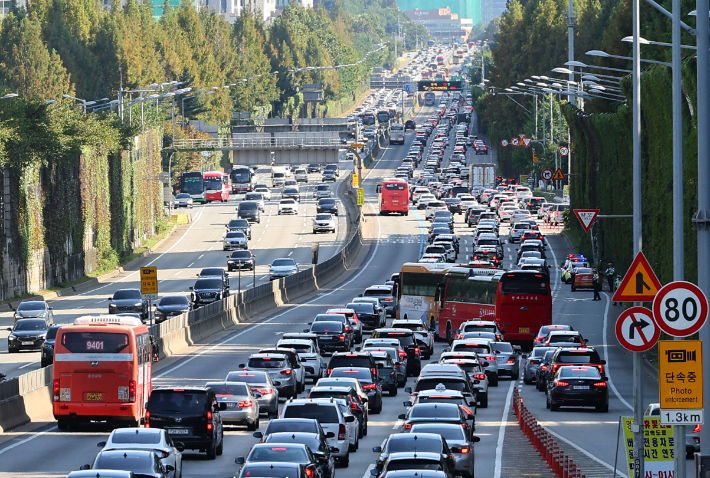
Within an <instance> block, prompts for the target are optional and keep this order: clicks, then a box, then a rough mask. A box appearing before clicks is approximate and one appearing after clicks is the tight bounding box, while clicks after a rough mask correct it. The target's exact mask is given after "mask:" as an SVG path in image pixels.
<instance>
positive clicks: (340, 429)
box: [338, 424, 345, 440]
mask: <svg viewBox="0 0 710 478" xmlns="http://www.w3.org/2000/svg"><path fill="white" fill-rule="evenodd" d="M338 440H345V425H342V424H341V425H340V426H339V427H338Z"/></svg>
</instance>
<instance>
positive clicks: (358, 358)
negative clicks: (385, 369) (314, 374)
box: [326, 352, 377, 379]
mask: <svg viewBox="0 0 710 478" xmlns="http://www.w3.org/2000/svg"><path fill="white" fill-rule="evenodd" d="M342 367H362V368H369V369H370V373H372V377H373V379H374V378H376V377H377V361H375V357H373V356H372V355H370V353H369V352H346V353H342V352H339V353H334V354H333V356H332V357H331V358H330V362H328V370H327V371H326V374H327V375H330V372H332V371H333V369H334V368H342Z"/></svg>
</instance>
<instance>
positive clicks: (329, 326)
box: [311, 322, 343, 334]
mask: <svg viewBox="0 0 710 478" xmlns="http://www.w3.org/2000/svg"><path fill="white" fill-rule="evenodd" d="M342 330H343V324H342V323H340V322H313V325H311V332H332V333H334V334H335V333H338V334H339V333H340V332H341V331H342Z"/></svg>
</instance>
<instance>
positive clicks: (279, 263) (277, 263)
mask: <svg viewBox="0 0 710 478" xmlns="http://www.w3.org/2000/svg"><path fill="white" fill-rule="evenodd" d="M271 265H272V266H273V267H288V266H294V267H295V266H296V263H295V262H294V260H293V259H276V260H274V262H273V263H272V264H271Z"/></svg>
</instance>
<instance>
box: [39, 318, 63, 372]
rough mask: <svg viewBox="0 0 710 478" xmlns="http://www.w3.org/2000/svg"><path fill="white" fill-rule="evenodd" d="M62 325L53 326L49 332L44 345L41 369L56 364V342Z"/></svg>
mask: <svg viewBox="0 0 710 478" xmlns="http://www.w3.org/2000/svg"><path fill="white" fill-rule="evenodd" d="M59 327H61V325H53V326H51V327H50V328H49V330H48V331H47V337H46V338H45V339H44V343H42V363H41V365H40V366H41V367H46V366H47V365H52V364H53V363H54V342H55V341H56V340H57V331H58V330H59Z"/></svg>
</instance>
